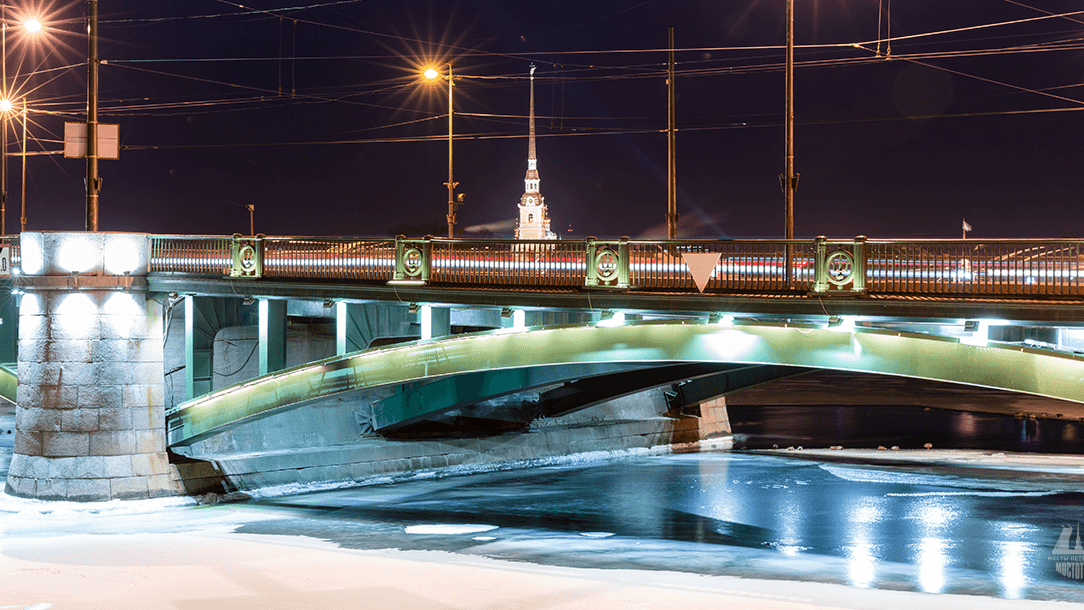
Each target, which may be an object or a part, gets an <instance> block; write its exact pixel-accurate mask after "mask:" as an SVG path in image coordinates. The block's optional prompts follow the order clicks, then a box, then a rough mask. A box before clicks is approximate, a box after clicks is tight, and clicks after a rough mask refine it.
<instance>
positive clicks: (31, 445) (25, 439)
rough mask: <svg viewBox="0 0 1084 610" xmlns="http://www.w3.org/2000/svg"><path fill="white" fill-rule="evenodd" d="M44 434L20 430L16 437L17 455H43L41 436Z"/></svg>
mask: <svg viewBox="0 0 1084 610" xmlns="http://www.w3.org/2000/svg"><path fill="white" fill-rule="evenodd" d="M42 434H45V433H44V432H35V431H32V430H20V431H19V433H18V434H16V435H15V439H14V440H15V453H21V454H23V455H41V435H42Z"/></svg>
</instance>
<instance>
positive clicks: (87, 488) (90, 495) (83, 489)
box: [68, 479, 112, 502]
mask: <svg viewBox="0 0 1084 610" xmlns="http://www.w3.org/2000/svg"><path fill="white" fill-rule="evenodd" d="M111 480H112V479H71V480H70V481H68V499H69V500H72V501H74V502H96V501H99V500H109V499H110V497H109V481H111Z"/></svg>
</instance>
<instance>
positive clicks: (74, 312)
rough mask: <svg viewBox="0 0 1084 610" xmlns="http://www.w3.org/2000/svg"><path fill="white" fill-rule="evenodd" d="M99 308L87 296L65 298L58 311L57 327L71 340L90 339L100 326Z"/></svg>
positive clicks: (71, 295) (79, 295) (70, 295)
mask: <svg viewBox="0 0 1084 610" xmlns="http://www.w3.org/2000/svg"><path fill="white" fill-rule="evenodd" d="M98 313H99V312H98V306H97V305H96V304H95V303H94V301H93V300H91V298H90V297H89V296H87V295H85V294H80V293H76V294H69V295H66V296H65V297H63V300H62V301H61V302H60V305H59V306H58V307H57V309H56V316H55V319H56V324H57V326H58V327H59V328H60V329H61V330H62V331H63V332H64V333H65V334H66V335H67V337H68V338H71V339H89V338H91V337H90V335H91V333H92V332H94V331H95V330H96V328H95V327H96V325H97V324H98Z"/></svg>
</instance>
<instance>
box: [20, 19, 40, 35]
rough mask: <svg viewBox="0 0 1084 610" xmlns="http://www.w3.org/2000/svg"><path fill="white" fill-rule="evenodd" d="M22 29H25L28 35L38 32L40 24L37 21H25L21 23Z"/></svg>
mask: <svg viewBox="0 0 1084 610" xmlns="http://www.w3.org/2000/svg"><path fill="white" fill-rule="evenodd" d="M23 27H24V28H26V31H27V32H30V33H34V32H40V31H41V22H40V21H38V20H37V19H27V20H26V21H24V22H23Z"/></svg>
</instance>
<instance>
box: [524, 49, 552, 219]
mask: <svg viewBox="0 0 1084 610" xmlns="http://www.w3.org/2000/svg"><path fill="white" fill-rule="evenodd" d="M528 129H529V137H528V141H527V177H526V178H524V180H523V182H524V185H525V189H524V193H523V195H522V196H521V197H520V198H519V220H517V221H516V239H557V235H555V234H554V232H553V231H551V230H550V216H549V213H548V212H547V210H546V198H545V197H543V196H542V194H541V193H540V192H539V191H538V157H536V156H535V147H534V64H531V115H530V127H529V128H528Z"/></svg>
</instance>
